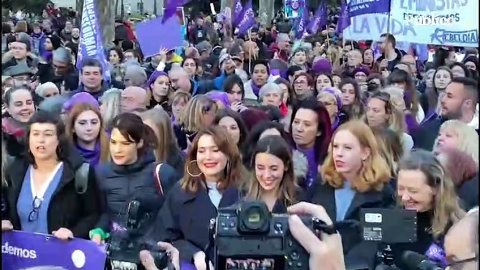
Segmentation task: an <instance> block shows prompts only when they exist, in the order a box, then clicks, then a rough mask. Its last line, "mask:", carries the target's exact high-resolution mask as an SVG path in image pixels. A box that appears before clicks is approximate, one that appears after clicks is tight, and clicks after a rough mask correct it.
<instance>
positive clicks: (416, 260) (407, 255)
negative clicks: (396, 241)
mask: <svg viewBox="0 0 480 270" xmlns="http://www.w3.org/2000/svg"><path fill="white" fill-rule="evenodd" d="M426 259H427V257H425V256H424V255H422V254H419V253H417V252H413V251H410V250H407V251H404V252H403V254H402V261H403V263H404V264H405V266H407V270H416V269H418V266H419V265H420V264H421V263H422V261H424V260H426Z"/></svg>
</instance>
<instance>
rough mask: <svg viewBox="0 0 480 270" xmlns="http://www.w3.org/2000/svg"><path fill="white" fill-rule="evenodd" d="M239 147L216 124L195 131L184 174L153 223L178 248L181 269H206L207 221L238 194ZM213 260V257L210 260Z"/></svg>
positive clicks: (208, 236) (231, 203)
mask: <svg viewBox="0 0 480 270" xmlns="http://www.w3.org/2000/svg"><path fill="white" fill-rule="evenodd" d="M241 165H242V163H241V159H240V154H239V152H238V148H237V146H236V144H235V143H233V142H232V140H231V138H230V136H228V134H227V133H226V131H225V130H224V129H223V128H221V127H218V126H214V127H208V128H206V129H204V130H201V131H199V132H198V134H197V135H196V136H195V139H194V141H193V142H192V147H191V150H190V152H189V153H188V155H187V161H186V163H185V174H184V177H183V179H182V180H181V181H180V183H179V184H178V185H176V186H174V187H173V189H172V190H171V191H170V192H169V194H168V196H167V199H166V202H165V205H164V206H163V208H162V210H161V211H160V213H159V216H160V217H161V219H160V218H159V219H158V221H157V223H156V224H155V225H156V229H157V231H156V232H157V235H158V236H160V238H162V239H161V240H163V241H166V242H171V243H172V244H173V246H174V247H176V248H177V249H178V250H179V251H180V260H181V269H184V270H185V269H187V270H189V269H195V268H196V269H198V270H205V269H207V265H206V256H207V255H208V256H209V258H212V257H211V256H212V255H213V254H205V249H206V247H207V245H208V244H209V243H210V232H209V225H210V220H211V219H214V218H215V217H216V216H217V209H218V208H222V207H227V206H230V205H233V204H235V203H237V202H238V201H239V199H240V197H241V194H240V192H239V189H238V188H237V187H236V184H235V182H237V180H238V179H239V178H240V173H241V171H242V170H241ZM212 260H213V259H212Z"/></svg>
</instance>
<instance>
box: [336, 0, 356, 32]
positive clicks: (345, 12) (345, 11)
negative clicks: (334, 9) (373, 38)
mask: <svg viewBox="0 0 480 270" xmlns="http://www.w3.org/2000/svg"><path fill="white" fill-rule="evenodd" d="M351 24H352V20H351V17H350V6H349V5H348V4H347V0H342V8H341V10H340V17H339V18H338V22H337V29H336V31H335V33H337V35H338V34H341V33H343V30H344V29H345V28H347V27H349V26H350V25H351Z"/></svg>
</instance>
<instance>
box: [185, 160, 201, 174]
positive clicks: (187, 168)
mask: <svg viewBox="0 0 480 270" xmlns="http://www.w3.org/2000/svg"><path fill="white" fill-rule="evenodd" d="M196 162H197V160H196V159H194V160H192V161H190V162H189V163H188V164H187V167H186V170H187V174H188V175H190V177H193V178H195V177H199V176H200V175H202V174H203V173H202V172H200V173H199V174H197V175H193V174H192V173H191V172H190V169H189V167H190V164H192V163H196Z"/></svg>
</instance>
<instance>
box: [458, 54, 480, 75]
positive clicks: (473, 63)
mask: <svg viewBox="0 0 480 270" xmlns="http://www.w3.org/2000/svg"><path fill="white" fill-rule="evenodd" d="M462 63H463V64H465V66H466V67H467V68H468V69H469V70H470V72H472V73H477V74H478V58H477V57H476V56H473V55H470V56H467V57H465V58H464V59H463V60H462Z"/></svg>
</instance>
